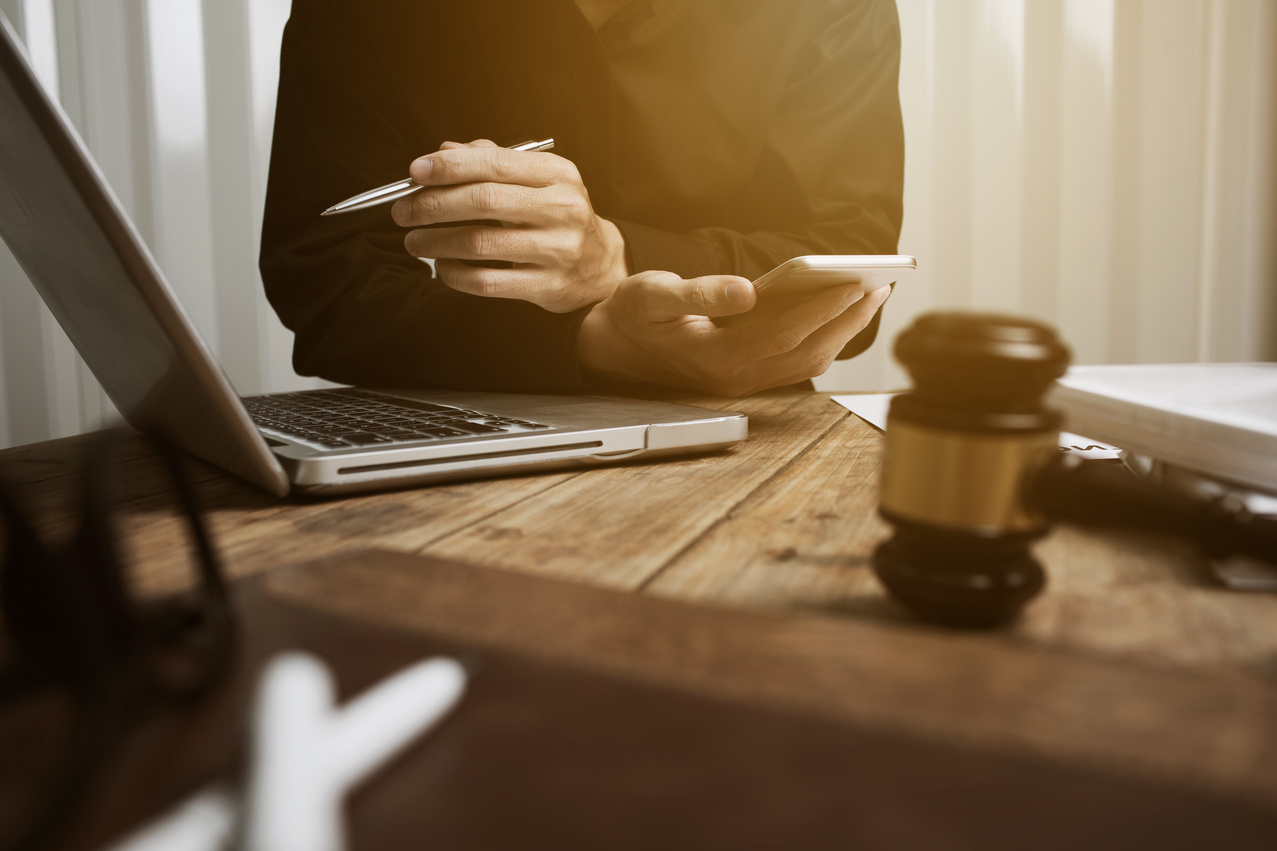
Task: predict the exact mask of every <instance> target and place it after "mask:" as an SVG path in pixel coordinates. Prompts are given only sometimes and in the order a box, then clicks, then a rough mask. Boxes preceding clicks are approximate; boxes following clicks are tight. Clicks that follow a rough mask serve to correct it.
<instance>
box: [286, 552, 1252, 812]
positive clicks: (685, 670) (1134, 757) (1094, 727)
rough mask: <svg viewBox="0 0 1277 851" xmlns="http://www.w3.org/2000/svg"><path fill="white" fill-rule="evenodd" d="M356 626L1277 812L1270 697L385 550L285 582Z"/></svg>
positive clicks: (1052, 655) (1082, 661)
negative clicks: (1188, 788) (1230, 798)
mask: <svg viewBox="0 0 1277 851" xmlns="http://www.w3.org/2000/svg"><path fill="white" fill-rule="evenodd" d="M266 583H267V588H268V589H269V591H270V592H271V593H273V594H275V595H278V596H279V597H281V598H283V599H285V600H288V601H289V602H292V603H296V604H301V605H305V606H308V607H313V608H316V609H319V610H322V611H326V612H330V613H335V614H341V615H345V616H349V617H353V618H357V619H363V620H371V621H375V622H376V623H379V624H382V625H389V626H394V627H399V628H403V629H408V630H415V631H419V632H422V633H427V634H430V635H434V636H438V637H442V638H446V639H448V640H450V641H461V642H464V643H468V644H475V645H478V646H480V647H488V648H494V649H501V650H507V651H511V652H516V653H519V654H522V655H526V656H531V657H533V658H539V659H543V660H547V661H553V662H556V663H561V664H567V665H570V666H576V667H580V668H583V669H586V670H590V671H595V672H600V673H608V674H612V675H616V676H622V677H626V678H631V679H636V680H639V681H643V682H649V683H654V684H660V685H665V686H671V687H675V688H679V689H683V690H687V691H690V692H693V693H698V694H705V695H709V696H714V697H719V698H724V699H729V700H733V701H741V702H746V703H750V704H753V705H758V706H770V707H774V708H779V709H784V710H786V711H796V712H801V713H806V714H810V715H812V716H815V717H821V718H825V719H833V720H838V721H841V722H854V723H855V724H857V725H864V726H868V727H870V728H875V729H882V730H890V731H894V732H898V733H907V734H910V735H912V736H916V737H919V738H923V739H927V740H933V741H942V742H946V743H950V744H955V745H960V746H964V747H975V748H980V749H982V750H989V751H996V752H999V753H1005V754H1016V755H1020V756H1025V757H1029V758H1034V759H1046V760H1050V761H1057V762H1062V763H1067V764H1070V765H1079V766H1090V767H1096V768H1102V769H1104V770H1107V771H1114V772H1119V773H1124V774H1128V775H1138V776H1143V777H1147V778H1157V779H1160V780H1162V781H1165V782H1173V783H1176V784H1190V785H1194V786H1197V787H1200V788H1207V789H1211V790H1214V791H1216V792H1224V793H1227V794H1233V795H1238V796H1242V797H1245V798H1248V799H1254V800H1258V801H1263V802H1266V803H1268V804H1269V805H1273V804H1277V725H1275V724H1274V723H1273V720H1272V719H1273V718H1275V717H1277V687H1275V686H1274V685H1273V684H1271V683H1260V682H1257V681H1255V680H1252V679H1249V678H1246V677H1239V676H1226V675H1218V674H1214V675H1207V674H1204V673H1200V672H1189V671H1184V670H1166V669H1158V668H1150V667H1146V666H1141V665H1132V664H1129V663H1125V662H1121V661H1113V660H1105V659H1098V658H1094V657H1089V656H1086V655H1078V654H1067V653H1060V652H1055V651H1049V650H1044V649H1042V648H1035V647H1026V646H1017V645H1014V644H1012V643H1010V642H1007V641H1003V640H1000V639H998V638H997V637H996V636H987V635H980V634H956V633H951V632H944V631H940V630H926V629H916V628H907V627H904V626H899V625H896V626H891V625H883V624H878V623H869V622H863V621H859V620H855V619H851V618H845V617H840V618H834V617H828V616H819V615H813V614H794V613H787V614H779V613H764V612H758V611H755V612H747V611H743V610H740V609H728V608H722V607H716V606H704V605H691V604H688V603H684V602H678V601H671V600H662V599H657V598H651V597H644V596H642V595H633V594H625V593H620V592H616V591H611V590H608V589H601V588H590V587H587V586H583V585H580V584H575V583H566V582H562V581H555V580H548V579H544V578H541V577H533V576H520V575H517V574H514V573H510V572H507V571H495V570H489V569H483V568H479V567H474V566H466V565H458V564H455V563H448V562H442V561H437V560H433V559H429V558H413V557H409V556H406V555H403V554H398V553H390V552H380V553H379V552H371V553H366V554H363V555H358V556H352V557H347V558H345V559H342V560H339V561H332V562H326V563H320V564H316V565H310V566H306V567H302V568H293V569H288V570H282V571H276V572H273V573H271V574H270V575H269V576H268V577H267V578H266Z"/></svg>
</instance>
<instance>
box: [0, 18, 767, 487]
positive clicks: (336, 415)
mask: <svg viewBox="0 0 1277 851" xmlns="http://www.w3.org/2000/svg"><path fill="white" fill-rule="evenodd" d="M0 31H3V34H2V36H0V125H3V127H4V132H3V133H0V236H3V238H4V240H5V242H6V243H8V245H9V247H10V249H11V250H12V252H13V254H14V256H15V257H16V258H17V259H18V262H19V263H20V264H21V265H22V268H23V269H24V270H25V271H26V273H27V276H28V277H29V278H30V279H31V281H32V283H33V284H34V285H35V287H36V289H37V290H38V291H39V292H40V295H41V296H42V297H43V298H44V301H45V303H46V304H47V305H48V306H49V309H50V310H51V311H52V312H53V314H54V316H55V317H57V320H58V322H59V323H61V325H62V328H63V329H64V330H65V331H66V333H67V336H68V337H70V338H71V341H72V342H73V343H74V344H75V347H76V349H78V350H79V352H80V355H81V356H82V357H83V358H84V361H85V363H87V364H88V366H89V368H90V369H91V370H92V371H93V374H94V375H95V376H96V377H97V379H98V381H99V382H100V383H101V385H102V387H103V389H104V390H106V392H107V394H108V395H109V396H110V397H111V400H112V401H113V402H114V403H115V405H116V407H117V408H119V410H120V411H121V413H123V415H124V417H125V419H126V420H128V422H129V423H130V424H132V425H133V426H135V427H136V428H138V429H140V430H142V431H147V432H150V433H153V434H159V435H162V436H164V437H166V438H168V439H169V440H172V441H173V442H175V443H176V444H177V445H179V446H181V447H182V448H184V449H186V450H187V451H189V452H191V453H193V454H195V455H198V456H200V457H202V458H204V459H206V460H208V461H210V462H212V463H214V464H217V465H218V466H220V467H222V468H224V469H226V470H228V471H230V472H232V473H235V474H236V475H239V476H241V477H243V478H245V479H247V480H249V481H251V482H253V483H254V484H256V485H258V486H260V487H262V488H264V489H266V490H267V491H270V492H271V493H274V494H277V495H280V496H283V495H285V494H287V493H289V492H290V491H303V492H310V493H340V492H346V491H353V490H362V489H371V488H384V487H395V486H402V485H405V484H411V483H415V482H425V481H437V480H443V479H457V478H465V477H473V476H482V475H493V474H498V473H510V472H518V471H522V470H527V469H536V468H545V467H555V466H559V467H561V466H567V465H575V464H583V463H598V462H603V461H609V460H616V459H620V458H630V457H634V456H636V455H640V454H647V455H652V454H673V453H685V452H689V451H704V450H710V449H715V448H720V447H724V446H728V445H730V444H732V443H735V442H738V441H740V440H743V439H744V437H745V434H746V418H745V417H744V415H742V414H738V413H734V412H724V411H711V410H705V409H701V408H694V407H689V406H686V405H673V404H666V403H660V402H647V401H641V400H632V399H613V398H602V397H596V396H541V395H524V394H501V393H471V392H456V391H444V392H429V393H427V392H421V391H412V390H402V391H401V390H383V391H370V390H364V389H356V388H343V389H336V390H315V391H304V392H298V393H284V394H277V395H268V396H256V397H252V398H249V399H246V400H244V401H243V402H241V400H240V399H239V398H238V396H237V395H236V393H235V391H234V389H233V388H232V387H231V384H230V382H229V380H228V379H227V378H226V375H225V373H224V372H223V371H222V369H221V367H220V366H218V364H217V362H216V361H215V360H214V358H213V356H212V354H211V352H210V351H209V349H208V347H207V346H206V345H205V343H204V341H203V340H202V339H201V338H200V337H199V334H198V333H197V332H196V330H195V328H194V326H193V325H192V323H191V321H190V319H189V318H188V317H187V315H186V312H185V311H184V310H183V309H182V307H181V305H180V304H179V303H178V302H177V300H176V298H175V297H174V295H173V291H172V288H171V287H170V286H169V285H168V283H167V281H166V280H165V279H164V275H163V273H162V272H161V271H160V269H159V267H158V266H157V265H156V263H155V260H154V258H153V257H152V256H151V254H150V252H149V250H148V249H147V248H146V245H145V244H144V243H143V241H142V239H141V238H140V237H139V235H138V233H137V230H136V229H135V228H134V227H133V224H132V223H131V222H130V221H129V219H128V217H127V216H126V215H125V214H124V212H123V209H122V208H121V207H120V205H119V203H118V201H117V200H116V199H115V196H114V195H113V194H112V193H111V190H110V188H109V187H108V186H107V183H106V181H105V180H104V179H103V177H102V175H101V173H100V172H99V171H98V169H97V166H96V165H95V164H94V162H93V160H92V158H91V157H90V155H89V153H88V151H87V149H86V148H85V146H84V144H83V143H82V142H81V141H80V139H79V137H78V135H76V133H75V131H74V130H73V129H72V127H71V125H70V123H69V122H68V121H67V120H66V117H65V115H64V114H63V113H62V111H61V109H60V108H59V107H58V105H57V104H56V103H55V102H53V101H52V100H51V99H50V98H49V97H48V96H47V95H46V94H45V93H44V90H43V89H42V88H41V86H40V85H39V83H38V82H37V80H36V78H35V75H34V74H33V73H32V71H31V67H30V64H29V63H28V61H27V59H26V55H25V53H24V51H23V49H22V47H21V46H20V44H19V42H18V39H17V37H16V35H15V34H14V32H13V30H12V28H11V27H10V26H9V22H8V20H7V19H5V18H4V15H3V13H0Z"/></svg>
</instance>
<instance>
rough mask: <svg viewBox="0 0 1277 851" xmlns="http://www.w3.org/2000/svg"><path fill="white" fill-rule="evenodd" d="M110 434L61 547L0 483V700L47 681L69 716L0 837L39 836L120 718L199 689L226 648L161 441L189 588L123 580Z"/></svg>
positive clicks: (219, 604)
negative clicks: (40, 786)
mask: <svg viewBox="0 0 1277 851" xmlns="http://www.w3.org/2000/svg"><path fill="white" fill-rule="evenodd" d="M118 443H119V432H116V431H105V432H101V433H100V434H98V435H95V437H94V439H93V441H92V442H91V443H90V446H89V449H88V453H87V458H86V463H85V470H84V475H83V487H82V493H81V496H80V499H79V523H78V528H77V529H76V531H75V532H74V534H72V535H71V536H70V538H69V539H68V540H67V541H66V542H65V543H64V544H62V545H61V546H49V545H47V544H46V543H45V542H43V541H42V540H41V538H40V536H39V535H38V534H37V533H36V531H35V528H34V526H33V525H32V524H31V522H30V521H29V519H28V518H27V516H26V514H25V513H24V511H23V510H22V508H21V507H20V505H19V500H18V498H17V496H16V495H15V493H14V492H13V491H12V490H11V489H9V488H4V487H0V518H2V519H3V524H4V526H3V529H4V546H5V550H4V559H3V567H2V568H0V616H2V617H3V627H4V631H5V633H6V634H7V638H8V643H9V647H10V651H11V652H10V658H11V660H12V661H11V662H10V664H9V665H8V666H7V667H5V668H3V669H0V704H4V705H9V704H12V703H16V702H20V701H24V700H28V699H32V698H34V697H35V696H37V695H43V694H47V693H48V692H50V691H56V692H61V693H63V694H66V695H68V696H69V697H70V698H71V701H72V705H73V707H74V709H75V717H76V721H75V724H74V727H73V729H72V730H71V733H70V736H69V737H68V739H67V741H66V744H65V747H64V748H63V752H62V754H61V755H60V763H59V768H58V770H57V771H56V772H55V773H54V775H53V776H52V777H53V779H52V780H51V781H50V782H49V787H48V788H47V789H45V790H43V791H42V794H41V795H40V797H39V800H40V804H39V806H37V807H36V808H34V809H33V811H32V812H30V813H29V814H28V817H27V818H26V820H25V822H24V823H23V825H22V826H21V828H20V829H19V830H18V832H17V833H16V834H14V835H13V836H11V837H9V842H8V843H7V844H5V843H3V842H0V845H3V846H4V847H13V848H36V847H40V846H42V845H44V844H46V843H47V842H49V841H50V840H51V839H52V838H53V836H54V834H55V833H56V831H57V829H58V828H59V827H60V825H61V824H62V823H64V822H65V821H66V816H67V815H68V814H69V813H70V812H71V811H73V810H74V808H75V807H76V805H77V804H78V803H79V802H80V800H81V798H82V797H83V795H84V793H85V791H86V790H87V789H88V788H89V787H90V785H91V782H92V780H93V779H94V777H95V776H96V775H97V774H98V772H99V770H100V768H101V766H102V765H103V763H104V761H105V758H106V757H107V756H108V755H109V754H110V751H111V749H112V747H113V746H114V744H115V743H117V742H118V741H119V740H120V738H121V737H122V736H123V735H124V733H125V732H127V730H128V727H129V726H130V724H131V723H132V722H133V721H134V720H136V719H137V718H138V717H139V716H141V715H143V714H145V713H146V712H147V711H148V710H150V709H153V708H155V707H157V706H160V705H165V704H171V703H174V702H181V701H186V700H190V699H191V698H194V697H197V696H198V695H200V694H203V693H205V692H206V691H207V690H208V689H209V688H210V687H212V686H213V685H215V684H216V683H217V682H218V681H219V680H220V679H221V678H222V676H223V674H224V673H225V671H226V670H227V668H228V667H229V664H230V662H231V659H232V656H233V650H234V644H235V640H234V639H235V628H234V622H233V617H232V614H231V609H230V605H229V599H228V593H227V588H226V582H225V579H224V577H223V573H222V569H221V566H220V564H219V562H218V559H217V555H216V553H215V552H214V550H213V547H212V545H211V543H210V541H209V536H208V532H207V529H206V527H205V524H204V520H203V518H202V516H201V515H200V512H199V510H198V507H197V505H196V500H195V494H194V491H193V490H192V488H191V486H190V483H189V481H188V480H187V479H186V477H185V476H184V475H183V473H182V469H181V464H180V458H179V455H178V453H177V451H176V450H174V449H173V448H172V447H170V446H169V445H167V444H165V443H157V444H156V446H157V448H158V449H159V456H160V458H161V459H162V461H163V462H164V465H165V467H166V469H167V471H168V475H169V477H170V478H171V480H172V482H173V485H174V490H175V493H176V496H177V502H178V506H179V507H180V509H181V511H182V512H183V513H184V514H185V516H186V526H187V530H188V536H189V539H190V545H191V548H192V555H193V560H194V563H195V565H196V572H197V581H196V582H195V583H194V586H193V589H192V590H191V592H189V593H186V594H183V595H181V596H176V597H171V598H166V599H163V600H158V601H150V600H145V599H141V598H140V597H139V595H137V594H136V593H135V591H134V589H132V588H131V587H130V583H129V579H128V573H127V569H126V565H125V563H124V560H123V558H122V555H121V552H122V547H121V537H120V534H119V524H118V522H117V516H116V515H117V509H118V503H119V495H118V486H117V482H116V481H115V479H114V476H113V474H112V473H113V467H112V464H111V461H112V460H113V459H114V458H115V457H116V454H117V446H118Z"/></svg>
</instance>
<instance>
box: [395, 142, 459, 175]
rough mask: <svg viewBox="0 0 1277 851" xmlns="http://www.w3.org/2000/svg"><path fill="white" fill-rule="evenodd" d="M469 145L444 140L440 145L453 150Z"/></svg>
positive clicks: (440, 147)
mask: <svg viewBox="0 0 1277 851" xmlns="http://www.w3.org/2000/svg"><path fill="white" fill-rule="evenodd" d="M468 147H470V146H469V145H467V144H466V143H465V142H444V143H443V144H442V145H440V146H439V150H441V151H453V150H456V149H457V148H468ZM409 170H411V169H409Z"/></svg>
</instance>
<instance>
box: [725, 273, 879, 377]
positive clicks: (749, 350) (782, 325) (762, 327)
mask: <svg viewBox="0 0 1277 851" xmlns="http://www.w3.org/2000/svg"><path fill="white" fill-rule="evenodd" d="M863 297H864V292H863V291H862V290H861V289H860V286H859V285H858V284H848V285H846V286H841V287H833V288H831V289H828V290H825V291H824V292H822V293H819V294H817V295H815V296H813V297H812V298H810V299H808V300H807V301H804V302H802V303H801V304H797V305H795V306H793V307H791V308H789V309H788V310H786V311H785V312H783V313H781V314H780V315H778V316H775V317H768V318H764V319H762V320H759V321H758V322H754V323H751V324H749V325H745V326H742V327H739V328H729V329H725V330H727V331H728V332H730V333H732V334H733V335H735V336H736V337H737V338H738V339H740V340H741V341H742V343H741V344H742V345H743V346H744V351H745V353H746V357H747V359H748V360H754V361H761V360H766V359H767V358H770V357H775V356H776V355H780V354H784V353H785V352H789V351H793V350H794V349H796V348H798V346H799V345H801V344H802V342H803V341H804V340H806V339H807V338H808V337H809V336H811V334H813V333H814V332H815V331H816V330H817V329H819V328H821V327H823V326H824V325H826V324H828V323H829V322H831V321H833V320H834V319H836V318H838V317H839V316H841V315H842V314H843V313H844V312H846V310H847V309H848V308H849V307H851V306H852V305H853V304H855V303H856V302H858V301H860V300H861V299H862V298H863Z"/></svg>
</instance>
